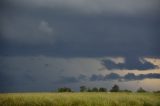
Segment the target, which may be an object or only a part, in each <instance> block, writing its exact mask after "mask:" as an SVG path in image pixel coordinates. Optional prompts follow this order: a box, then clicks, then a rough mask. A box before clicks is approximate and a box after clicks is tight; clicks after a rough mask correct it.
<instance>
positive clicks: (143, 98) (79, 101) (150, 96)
mask: <svg viewBox="0 0 160 106" xmlns="http://www.w3.org/2000/svg"><path fill="white" fill-rule="evenodd" d="M0 106H160V94H158V93H157V94H154V93H93V92H92V93H5V94H0Z"/></svg>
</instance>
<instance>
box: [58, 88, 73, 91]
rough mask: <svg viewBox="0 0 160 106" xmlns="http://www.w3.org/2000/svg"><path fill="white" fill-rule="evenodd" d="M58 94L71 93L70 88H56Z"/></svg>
mask: <svg viewBox="0 0 160 106" xmlns="http://www.w3.org/2000/svg"><path fill="white" fill-rule="evenodd" d="M58 92H72V90H71V88H67V87H63V88H58Z"/></svg>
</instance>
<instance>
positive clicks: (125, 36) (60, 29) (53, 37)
mask: <svg viewBox="0 0 160 106" xmlns="http://www.w3.org/2000/svg"><path fill="white" fill-rule="evenodd" d="M62 1H63V0H62ZM68 2H69V3H66V2H65V1H64V2H59V1H57V0H53V1H50V0H47V1H44V0H42V1H41V2H40V1H38V0H36V1H31V0H29V1H24V2H22V1H21V0H15V1H11V0H6V1H5V2H4V3H3V4H5V5H4V7H5V9H4V10H3V11H2V12H1V14H2V18H1V21H3V26H2V29H3V30H2V32H3V33H2V36H3V41H5V43H7V44H6V45H2V46H1V49H2V48H6V49H4V50H3V51H2V52H1V53H0V55H51V56H55V57H102V56H124V57H125V56H126V55H128V54H129V55H130V56H133V57H135V55H136V56H138V57H141V56H159V53H160V49H159V47H158V45H160V44H159V41H158V40H159V39H160V38H159V34H160V31H159V28H160V21H159V17H160V15H159V13H158V11H159V8H158V6H157V5H158V1H157V0H154V1H152V2H148V4H147V3H146V2H145V0H143V3H140V4H139V2H138V1H131V0H129V1H128V0H123V2H122V3H121V2H120V4H117V5H116V4H115V3H116V2H119V1H118V0H114V1H110V2H109V1H103V0H100V1H99V3H98V4H97V2H95V1H93V2H92V1H90V0H89V1H88V3H86V1H81V0H75V1H72V0H69V1H68ZM108 2H109V3H110V4H108ZM84 4H87V6H86V5H85V7H84V8H85V10H86V9H88V10H90V11H93V13H94V14H89V13H87V14H86V13H85V14H84V13H83V12H84V11H83V10H82V8H79V7H83V5H84ZM93 4H94V5H93ZM124 4H125V5H124ZM138 4H139V5H138ZM70 5H71V8H76V7H78V8H79V10H80V11H83V12H78V11H77V9H73V10H75V11H71V10H70V9H69V7H70ZM77 5H78V6H77ZM101 5H104V6H101ZM105 5H107V6H105ZM109 5H113V6H109ZM36 7H37V8H36ZM88 7H89V8H88ZM124 7H125V8H124ZM65 8H68V9H65ZM108 8H109V9H108ZM137 8H139V9H140V10H142V11H141V12H143V13H144V14H138V13H139V12H140V10H137ZM103 10H104V11H103ZM119 10H120V11H119ZM97 11H102V12H98V13H97ZM141 12H140V13H141ZM91 13H92V12H91ZM9 17H11V18H9ZM41 29H43V30H41Z"/></svg>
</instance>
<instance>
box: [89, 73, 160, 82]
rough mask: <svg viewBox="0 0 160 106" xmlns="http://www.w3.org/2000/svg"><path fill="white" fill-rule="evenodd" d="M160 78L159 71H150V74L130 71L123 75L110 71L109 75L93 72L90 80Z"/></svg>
mask: <svg viewBox="0 0 160 106" xmlns="http://www.w3.org/2000/svg"><path fill="white" fill-rule="evenodd" d="M147 78H148V79H160V74H158V73H148V74H138V75H135V74H134V73H128V74H126V75H124V76H121V75H119V74H116V73H110V74H107V75H105V76H104V75H101V74H99V75H96V74H93V75H92V76H91V77H90V81H109V80H122V79H123V80H124V81H130V80H144V79H147Z"/></svg>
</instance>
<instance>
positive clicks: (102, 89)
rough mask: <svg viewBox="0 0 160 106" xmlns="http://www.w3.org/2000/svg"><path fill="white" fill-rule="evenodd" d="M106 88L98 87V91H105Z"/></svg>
mask: <svg viewBox="0 0 160 106" xmlns="http://www.w3.org/2000/svg"><path fill="white" fill-rule="evenodd" d="M106 91H107V89H106V88H99V92H106Z"/></svg>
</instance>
